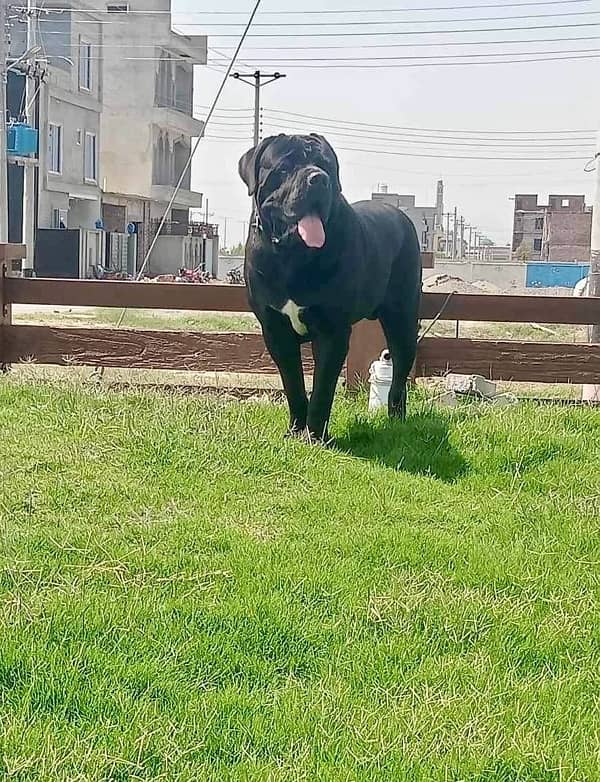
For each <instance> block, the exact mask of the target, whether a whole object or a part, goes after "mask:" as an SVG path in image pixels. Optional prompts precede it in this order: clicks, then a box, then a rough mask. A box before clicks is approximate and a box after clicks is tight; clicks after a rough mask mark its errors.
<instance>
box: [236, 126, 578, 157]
mask: <svg viewBox="0 0 600 782" xmlns="http://www.w3.org/2000/svg"><path fill="white" fill-rule="evenodd" d="M285 123H286V127H293V128H298V127H300V128H304V130H302V131H301V132H304V133H306V132H308V130H307V129H306V128H310V123H298V121H295V122H292V123H291V125H290V123H289V120H285ZM230 127H235V126H230ZM263 127H266V128H270V129H272V130H280V127H281V126H280V125H272V124H270V123H268V122H267V123H263ZM324 130H326V131H327V132H329V133H335V134H336V135H337V136H343V137H346V138H358V139H360V138H363V139H365V138H366V139H375V140H378V141H390V142H395V143H400V144H416V145H418V146H423V147H428V146H433V147H471V148H477V147H490V148H492V149H508V150H511V151H513V150H514V151H522V150H531V149H541V148H544V149H545V150H552V151H556V150H559V149H578V150H580V151H582V152H583V151H584V150H586V149H588V148H589V147H590V145H592V144H593V140H592V139H590V140H589V141H587V143H586V141H582V142H580V143H578V144H561V143H557V142H554V143H552V142H550V141H548V142H544V141H535V140H534V139H527V140H525V141H520V142H519V141H516V140H514V141H513V142H508V141H496V142H493V141H489V140H488V142H482V141H478V140H473V141H471V142H468V141H463V142H461V141H450V140H448V139H445V140H442V141H432V140H431V139H425V138H422V137H421V138H416V137H413V138H410V137H409V138H399V137H397V136H393V135H390V134H384V135H383V136H382V132H381V131H362V130H355V131H354V132H350V133H345V132H343V131H339V130H336V129H335V126H332V127H325V128H324ZM344 130H351V129H350V128H344Z"/></svg>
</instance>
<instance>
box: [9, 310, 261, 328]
mask: <svg viewBox="0 0 600 782" xmlns="http://www.w3.org/2000/svg"><path fill="white" fill-rule="evenodd" d="M121 312H122V310H121V309H118V308H115V307H86V308H82V307H78V308H75V309H73V310H71V311H66V310H58V311H56V312H52V311H48V310H45V311H43V312H30V311H26V312H19V311H18V310H16V311H15V315H14V318H13V320H14V322H15V323H17V324H18V323H31V324H33V325H48V326H61V327H66V326H70V327H72V328H76V327H82V326H83V327H88V328H103V327H107V326H116V324H117V323H118V321H119V319H120V317H121ZM122 325H123V328H135V329H156V330H160V331H164V330H170V329H174V330H179V329H182V330H187V331H259V325H258V321H257V320H256V318H255V317H254V315H252V314H251V313H234V312H192V311H190V312H183V311H180V310H148V309H130V310H127V313H126V315H125V320H124V321H123V324H122Z"/></svg>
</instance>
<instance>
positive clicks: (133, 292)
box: [5, 277, 600, 326]
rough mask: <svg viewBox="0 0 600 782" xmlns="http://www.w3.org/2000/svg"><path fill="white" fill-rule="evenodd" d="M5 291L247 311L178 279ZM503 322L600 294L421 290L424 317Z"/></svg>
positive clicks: (545, 319) (575, 314)
mask: <svg viewBox="0 0 600 782" xmlns="http://www.w3.org/2000/svg"><path fill="white" fill-rule="evenodd" d="M5 286H6V296H7V297H8V299H9V300H10V301H11V302H12V303H13V304H51V305H55V306H71V307H130V308H131V309H138V308H145V309H170V310H201V311H202V310H203V311H212V312H249V311H250V307H249V305H248V299H247V297H246V289H245V287H244V286H243V285H212V284H209V285H196V284H191V283H185V284H184V283H175V282H155V283H152V282H146V283H134V282H109V281H100V280H53V279H40V278H37V279H23V278H20V277H12V278H11V277H9V278H8V279H7V280H6V283H5ZM442 308H443V312H442V315H441V317H440V319H441V320H471V321H488V322H490V321H493V322H503V323H529V322H534V323H568V324H570V325H586V326H587V325H592V324H595V323H598V322H600V299H598V298H584V297H573V298H571V297H565V296H510V295H503V294H499V295H496V294H487V293H481V294H477V293H454V294H452V295H451V296H450V298H448V294H445V293H423V296H422V303H421V318H422V319H423V320H430V319H432V318H435V317H436V316H437V315H438V313H439V312H440V311H441V310H442Z"/></svg>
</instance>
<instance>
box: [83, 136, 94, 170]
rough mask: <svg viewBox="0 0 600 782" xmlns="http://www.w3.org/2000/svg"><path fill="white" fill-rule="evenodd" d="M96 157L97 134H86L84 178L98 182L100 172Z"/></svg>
mask: <svg viewBox="0 0 600 782" xmlns="http://www.w3.org/2000/svg"><path fill="white" fill-rule="evenodd" d="M96 168H97V157H96V134H95V133H86V134H85V146H84V150H83V178H84V179H85V181H86V182H97V181H98V172H97V170H96Z"/></svg>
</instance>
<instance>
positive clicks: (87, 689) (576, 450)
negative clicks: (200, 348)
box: [0, 379, 600, 782]
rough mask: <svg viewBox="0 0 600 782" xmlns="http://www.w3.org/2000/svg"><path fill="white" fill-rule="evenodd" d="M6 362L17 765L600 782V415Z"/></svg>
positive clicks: (103, 775)
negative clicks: (320, 438) (160, 386)
mask: <svg viewBox="0 0 600 782" xmlns="http://www.w3.org/2000/svg"><path fill="white" fill-rule="evenodd" d="M364 407H365V400H364V399H360V400H359V401H349V400H346V399H344V398H343V397H341V398H340V399H339V400H338V401H337V403H336V408H335V415H334V421H333V427H332V428H333V433H334V435H335V436H336V438H337V443H338V445H337V450H325V449H322V448H317V447H309V446H306V445H304V444H301V443H297V442H288V441H284V440H283V439H282V437H281V435H282V433H283V429H284V426H285V413H284V410H283V407H281V406H274V405H266V404H260V403H255V404H251V403H231V402H229V403H225V402H223V401H220V400H219V399H217V398H214V399H212V400H211V399H208V400H207V399H201V400H199V399H190V398H182V397H177V396H175V395H170V396H169V395H158V394H145V395H144V394H140V393H137V394H134V393H121V394H117V393H110V392H106V391H104V392H103V391H102V390H96V391H94V390H83V389H82V388H81V387H78V386H76V385H71V386H68V385H65V384H63V385H59V384H54V385H52V384H47V385H44V384H25V383H19V382H17V381H15V380H10V379H5V380H2V381H1V382H0V535H1V545H0V715H1V721H0V779H1V780H10V782H13V781H14V780H18V782H42V781H43V782H91V781H92V780H93V781H94V782H100V780H103V781H105V782H109V781H110V782H124V781H125V780H127V781H130V782H133V781H134V780H136V781H137V780H157V781H158V780H165V781H166V782H204V781H207V782H212V781H213V780H214V781H215V782H221V781H228V780H231V782H238V781H241V782H243V781H244V780H260V781H261V782H262V781H263V780H264V781H265V782H267V780H268V781H269V782H270V781H271V780H272V781H273V782H279V781H281V782H284V781H285V782H290V781H293V782H296V780H306V781H307V782H320V781H321V780H324V781H328V780H336V782H337V781H338V780H339V781H340V782H342V781H343V782H354V781H356V782H358V781H360V782H373V781H374V780H386V781H387V780H390V782H587V781H588V780H589V782H597V780H598V779H600V733H599V724H600V720H599V716H598V715H599V711H598V709H599V706H600V704H599V699H600V696H599V693H600V619H599V608H600V606H599V588H600V536H599V532H600V411H598V410H591V409H557V408H536V407H534V406H522V407H516V408H497V409H490V408H483V407H479V406H469V407H464V408H459V409H458V410H454V411H447V412H446V411H444V412H439V411H437V410H435V409H432V408H431V405H430V403H428V402H427V400H426V399H425V398H424V397H421V396H418V395H415V397H414V398H412V399H411V417H410V419H409V421H408V422H407V423H406V424H405V425H399V424H396V425H390V424H389V423H388V422H387V421H386V419H385V418H383V417H381V418H377V419H376V420H375V421H374V422H373V423H367V422H366V418H365V416H364V414H363V410H364Z"/></svg>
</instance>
